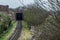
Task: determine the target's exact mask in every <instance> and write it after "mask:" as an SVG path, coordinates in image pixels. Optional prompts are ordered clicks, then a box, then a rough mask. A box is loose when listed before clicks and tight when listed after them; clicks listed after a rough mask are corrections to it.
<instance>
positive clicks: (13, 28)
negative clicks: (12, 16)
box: [0, 21, 17, 40]
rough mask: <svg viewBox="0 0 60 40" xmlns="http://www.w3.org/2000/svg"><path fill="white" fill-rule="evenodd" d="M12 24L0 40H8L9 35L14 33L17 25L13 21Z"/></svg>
mask: <svg viewBox="0 0 60 40" xmlns="http://www.w3.org/2000/svg"><path fill="white" fill-rule="evenodd" d="M12 24H13V26H12V27H10V28H9V29H8V32H6V33H5V34H4V35H3V36H2V37H1V38H0V40H8V38H9V37H10V36H11V34H12V33H13V32H14V30H15V28H16V24H17V23H16V22H14V21H13V22H12Z"/></svg>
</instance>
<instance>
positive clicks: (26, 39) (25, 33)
mask: <svg viewBox="0 0 60 40" xmlns="http://www.w3.org/2000/svg"><path fill="white" fill-rule="evenodd" d="M22 24H23V30H22V33H21V36H20V38H19V40H30V39H31V37H32V33H31V31H30V30H29V26H28V24H27V23H26V22H24V21H23V23H22Z"/></svg>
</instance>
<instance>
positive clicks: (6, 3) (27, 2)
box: [0, 0, 34, 8]
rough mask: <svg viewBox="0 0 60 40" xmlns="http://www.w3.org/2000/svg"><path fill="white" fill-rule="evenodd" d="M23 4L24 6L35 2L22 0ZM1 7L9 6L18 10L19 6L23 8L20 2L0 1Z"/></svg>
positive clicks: (12, 0)
mask: <svg viewBox="0 0 60 40" xmlns="http://www.w3.org/2000/svg"><path fill="white" fill-rule="evenodd" d="M21 2H23V3H24V5H28V4H30V3H34V2H33V0H22V1H21ZM0 5H9V7H10V8H16V7H18V6H22V4H21V3H20V2H19V0H0Z"/></svg>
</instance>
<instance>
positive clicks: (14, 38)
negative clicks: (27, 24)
mask: <svg viewBox="0 0 60 40" xmlns="http://www.w3.org/2000/svg"><path fill="white" fill-rule="evenodd" d="M21 31H22V21H18V23H17V27H16V29H15V31H14V33H13V34H12V36H11V37H10V38H9V39H8V40H18V38H19V37H20V34H21Z"/></svg>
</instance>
